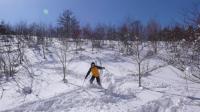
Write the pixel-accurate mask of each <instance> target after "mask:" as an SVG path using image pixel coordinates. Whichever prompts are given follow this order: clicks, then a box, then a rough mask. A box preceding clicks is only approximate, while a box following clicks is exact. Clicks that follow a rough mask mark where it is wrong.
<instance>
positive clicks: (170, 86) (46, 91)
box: [0, 47, 200, 112]
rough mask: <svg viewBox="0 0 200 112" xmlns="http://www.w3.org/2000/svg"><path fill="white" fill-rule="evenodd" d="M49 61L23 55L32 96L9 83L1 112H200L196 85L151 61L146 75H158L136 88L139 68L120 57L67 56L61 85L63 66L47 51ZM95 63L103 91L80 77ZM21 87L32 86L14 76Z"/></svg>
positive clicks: (98, 53)
mask: <svg viewBox="0 0 200 112" xmlns="http://www.w3.org/2000/svg"><path fill="white" fill-rule="evenodd" d="M49 50H50V51H51V53H48V55H47V59H43V57H42V54H40V53H39V52H38V51H37V50H33V49H27V50H26V55H28V58H29V59H30V60H31V63H32V69H33V71H34V73H35V77H34V80H33V85H32V87H33V94H30V95H26V96H25V95H22V94H21V93H20V92H19V91H18V89H19V88H18V87H16V83H14V82H13V81H10V82H8V83H7V85H6V87H5V89H6V91H5V92H4V95H3V97H2V99H1V100H0V111H2V112H10V111H11V112H12V111H13V112H22V111H26V112H36V111H49V112H200V84H198V83H194V82H191V81H188V82H187V83H188V85H187V84H186V80H185V79H184V78H183V77H184V76H185V73H184V72H182V71H179V70H178V69H176V68H175V67H173V66H171V65H166V63H165V62H163V61H161V60H159V59H157V58H156V57H155V58H152V59H148V60H147V61H146V62H145V63H146V64H148V65H149V66H148V67H149V69H151V68H153V67H159V66H162V67H159V68H158V69H156V70H154V71H152V72H150V73H148V74H145V76H143V77H142V87H140V88H139V87H138V77H137V76H136V74H137V64H136V62H135V61H134V60H133V59H132V57H131V56H124V55H122V54H120V53H119V52H117V51H115V50H111V49H101V50H100V51H96V50H95V51H92V50H91V49H90V48H87V47H86V48H85V50H84V51H82V52H81V53H78V54H76V53H75V52H71V53H70V54H68V57H70V58H72V60H71V61H70V63H69V64H68V72H67V80H68V83H63V81H62V78H63V76H62V66H61V64H60V63H59V61H58V59H57V57H56V55H55V54H53V52H54V50H55V49H54V48H52V47H50V48H49ZM92 61H94V62H97V64H98V65H100V66H104V67H106V69H105V70H102V71H101V74H102V75H101V81H102V85H103V87H104V88H105V89H101V88H99V87H98V86H97V85H96V82H95V83H94V84H95V85H94V86H92V87H91V86H90V85H89V82H88V81H89V78H88V79H87V80H86V81H85V83H83V82H84V77H85V75H86V73H87V71H88V69H89V67H90V63H91V62H92ZM18 79H20V84H21V85H23V86H31V85H29V84H30V80H26V77H24V74H23V70H22V71H20V72H19V73H18Z"/></svg>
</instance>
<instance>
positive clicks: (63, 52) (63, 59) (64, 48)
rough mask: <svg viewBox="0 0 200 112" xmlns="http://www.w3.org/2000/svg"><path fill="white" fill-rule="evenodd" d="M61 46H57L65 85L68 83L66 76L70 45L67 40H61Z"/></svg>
mask: <svg viewBox="0 0 200 112" xmlns="http://www.w3.org/2000/svg"><path fill="white" fill-rule="evenodd" d="M59 43H60V45H59V46H56V48H57V50H56V55H57V57H58V59H59V62H60V63H61V65H62V71H63V81H64V83H67V79H66V74H67V61H68V60H67V56H68V50H69V44H68V40H67V38H60V41H59Z"/></svg>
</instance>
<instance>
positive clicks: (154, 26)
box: [146, 19, 161, 54]
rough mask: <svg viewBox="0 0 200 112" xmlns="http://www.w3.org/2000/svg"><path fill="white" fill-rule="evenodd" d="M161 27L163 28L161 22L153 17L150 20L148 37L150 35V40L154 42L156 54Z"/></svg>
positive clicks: (147, 28)
mask: <svg viewBox="0 0 200 112" xmlns="http://www.w3.org/2000/svg"><path fill="white" fill-rule="evenodd" d="M160 29H161V26H160V24H159V23H158V22H156V21H155V20H153V19H152V20H150V21H149V22H148V24H147V27H146V30H147V37H148V40H150V41H151V43H152V47H153V49H154V53H155V54H156V53H157V49H158V41H159V32H160Z"/></svg>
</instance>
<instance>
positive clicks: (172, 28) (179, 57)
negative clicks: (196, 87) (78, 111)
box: [0, 7, 200, 100]
mask: <svg viewBox="0 0 200 112" xmlns="http://www.w3.org/2000/svg"><path fill="white" fill-rule="evenodd" d="M75 15H76V14H74V13H73V12H72V11H71V10H65V11H63V13H61V14H60V16H59V17H58V19H57V25H56V26H52V25H46V24H43V23H32V24H30V23H29V24H28V23H26V22H24V21H22V22H19V23H18V24H16V25H10V24H8V23H6V20H5V21H1V23H0V100H1V99H2V98H3V97H4V93H5V91H7V89H10V88H6V85H8V84H9V82H14V83H15V85H16V87H17V92H18V93H19V94H21V95H22V96H24V98H25V97H26V96H27V95H28V94H34V95H35V96H37V97H38V94H37V92H36V91H35V88H34V84H33V83H34V81H36V83H37V80H40V79H38V78H37V77H38V75H36V73H35V72H37V70H36V69H34V65H33V62H32V61H33V60H31V59H29V57H28V56H27V54H28V53H29V52H30V49H32V50H33V51H34V52H37V53H38V55H39V56H41V57H42V58H43V60H48V59H49V58H48V57H49V56H52V57H53V55H55V56H56V57H57V58H58V60H59V61H58V62H57V63H56V64H58V65H59V66H61V69H60V71H61V72H60V74H62V75H61V76H62V77H63V81H64V83H66V84H67V83H69V82H68V74H70V73H71V71H70V70H69V64H70V63H71V61H73V60H74V58H77V57H76V56H77V55H78V54H79V55H82V54H84V51H85V48H84V46H85V45H87V46H89V47H90V48H91V50H92V53H93V54H94V55H95V53H97V52H102V51H103V50H104V49H110V50H112V51H115V53H116V54H119V55H121V56H124V57H130V59H132V60H133V61H134V62H135V63H136V65H137V67H136V69H135V72H132V73H130V74H132V75H131V77H135V81H136V82H137V83H138V86H139V87H143V85H145V84H146V82H144V81H143V80H142V78H143V77H147V76H148V75H149V74H150V72H152V71H154V70H157V69H159V68H162V67H163V66H166V65H172V66H174V67H176V68H178V69H179V70H180V71H183V72H185V70H186V69H187V68H188V67H190V71H191V72H190V74H189V76H188V77H187V80H190V81H192V82H197V83H200V10H199V9H198V8H196V7H194V9H192V10H190V11H189V12H188V13H187V14H186V16H184V17H183V18H184V21H183V22H182V23H176V24H173V25H168V26H162V25H161V24H160V22H159V21H158V20H156V19H151V20H149V22H148V23H147V24H143V23H142V22H141V21H140V20H134V19H133V20H129V21H125V22H124V23H123V24H121V25H118V26H115V25H107V24H98V25H96V26H95V27H92V26H91V25H90V24H87V25H85V26H81V25H80V22H79V20H78V19H77V18H76V16H75ZM51 48H54V50H52V49H51ZM114 56H115V54H114ZM36 57H37V56H36ZM71 57H73V58H71ZM80 58H82V60H84V59H85V58H86V57H84V56H82V57H80ZM153 58H156V59H159V60H161V61H163V62H165V65H158V66H150V65H149V63H150V61H149V60H151V59H153ZM102 60H103V59H102ZM116 60H117V59H116ZM41 63H42V62H41ZM98 63H99V62H98ZM100 64H102V63H100ZM103 66H104V65H103ZM74 69H75V68H74ZM22 70H23V73H21V71H22ZM108 71H109V69H108V70H107V71H106V72H108ZM110 74H111V73H110ZM21 75H23V77H26V79H27V80H26V82H22V81H21V79H20V78H21V77H22V76H21ZM183 77H184V76H183ZM184 78H186V77H184Z"/></svg>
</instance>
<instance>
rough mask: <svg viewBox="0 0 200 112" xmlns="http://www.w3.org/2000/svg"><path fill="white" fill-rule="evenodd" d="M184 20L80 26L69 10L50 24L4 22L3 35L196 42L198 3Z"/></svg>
mask: <svg viewBox="0 0 200 112" xmlns="http://www.w3.org/2000/svg"><path fill="white" fill-rule="evenodd" d="M183 20H184V21H183V22H182V23H179V24H177V23H176V24H174V25H171V26H165V27H161V24H160V23H159V21H156V20H155V19H151V20H149V22H148V23H147V24H146V25H144V24H142V22H141V21H140V20H127V21H126V22H124V23H123V24H121V25H119V26H117V27H116V26H115V25H106V24H98V25H96V26H95V28H92V27H91V26H90V24H87V25H85V26H82V27H80V23H79V21H78V20H77V19H76V17H75V16H74V14H73V13H72V11H70V10H65V11H64V12H63V13H62V14H61V15H60V16H59V18H58V20H57V25H56V26H52V25H46V24H42V23H40V24H38V23H32V24H27V23H26V22H19V23H18V24H16V25H14V26H11V25H9V24H6V23H5V22H3V21H1V23H0V34H1V35H24V36H38V37H66V38H81V39H96V40H120V41H128V40H133V41H134V40H135V39H138V38H139V39H141V40H144V41H145V40H146V41H179V40H183V39H184V40H187V41H194V40H196V39H197V38H198V36H200V10H199V6H198V5H196V6H195V7H194V8H193V9H192V10H191V11H188V13H187V14H185V16H183Z"/></svg>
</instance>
